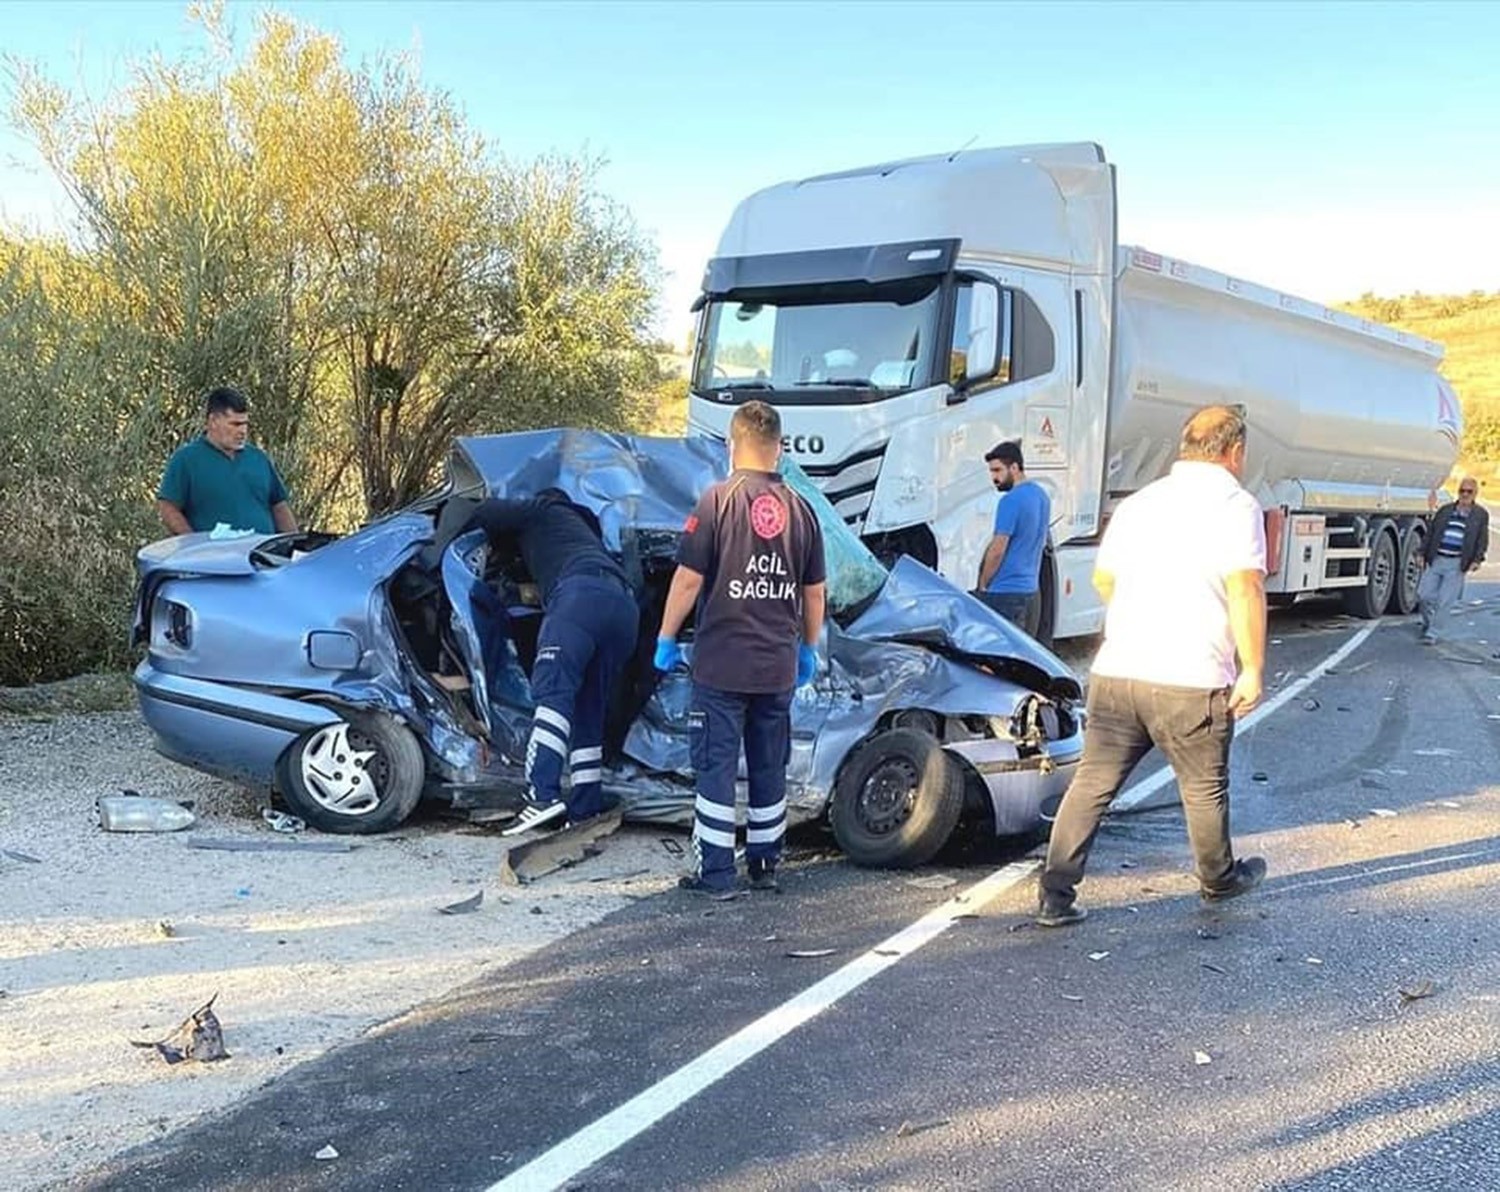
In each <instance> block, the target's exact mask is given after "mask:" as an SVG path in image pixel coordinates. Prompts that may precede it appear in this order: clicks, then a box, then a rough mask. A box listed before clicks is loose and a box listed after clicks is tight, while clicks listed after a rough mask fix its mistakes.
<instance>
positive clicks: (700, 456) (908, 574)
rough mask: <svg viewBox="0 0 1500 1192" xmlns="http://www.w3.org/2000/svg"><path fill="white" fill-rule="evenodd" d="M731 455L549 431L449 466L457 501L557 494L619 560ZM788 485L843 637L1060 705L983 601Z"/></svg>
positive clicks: (466, 445)
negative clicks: (903, 651) (578, 509)
mask: <svg viewBox="0 0 1500 1192" xmlns="http://www.w3.org/2000/svg"><path fill="white" fill-rule="evenodd" d="M727 457H728V452H727V450H726V448H725V445H724V444H723V443H722V442H719V441H718V440H716V439H711V438H707V437H698V436H693V437H688V438H650V437H645V436H636V435H617V434H609V433H605V432H603V431H591V430H573V429H566V430H546V431H533V432H529V433H525V434H509V435H487V436H476V437H469V438H461V439H459V440H457V442H456V443H455V444H454V450H453V455H452V457H451V459H450V461H449V479H450V482H451V484H452V486H453V495H456V496H467V497H484V496H493V497H528V496H535V495H536V494H537V493H539V492H541V491H542V490H543V489H545V488H559V489H561V490H562V491H564V492H565V493H567V494H568V495H569V497H571V498H572V499H573V500H574V501H575V502H577V503H578V504H580V505H582V506H584V507H585V508H587V509H589V510H590V511H591V512H592V513H593V514H594V515H595V516H596V517H597V518H598V520H599V526H600V531H601V533H602V534H603V536H604V541H605V545H606V546H608V547H609V548H610V549H611V550H613V551H616V552H620V551H623V550H624V548H625V544H626V541H627V539H628V538H630V537H631V536H638V535H639V534H641V533H643V532H650V531H661V532H668V533H673V534H675V533H678V532H680V531H681V529H682V525H683V523H684V521H686V519H687V517H688V516H689V514H691V513H692V511H693V508H694V507H695V506H696V504H697V502H698V498H699V496H700V495H701V494H702V493H703V491H704V490H705V489H706V488H708V486H709V485H711V484H713V483H715V482H716V481H718V480H721V479H723V478H724V477H725V476H726V475H727V473H728V458H727ZM781 471H782V473H783V474H784V475H785V477H786V480H787V483H788V484H789V485H791V486H792V487H793V488H794V489H796V491H797V492H798V493H799V494H800V495H801V496H802V497H803V499H805V500H806V501H807V502H808V503H809V505H811V507H812V509H813V511H814V513H815V514H816V515H817V518H818V521H819V523H820V524H821V525H822V528H823V535H824V550H825V555H826V559H827V570H828V605H829V611H830V613H831V615H832V616H833V617H834V619H835V620H836V621H838V622H839V623H840V624H841V626H842V627H843V630H844V632H845V633H846V634H848V635H849V636H851V637H855V638H858V639H861V640H863V641H867V642H892V643H903V644H909V645H918V646H923V647H926V648H927V649H930V650H933V651H934V652H936V653H938V654H941V655H945V656H949V657H952V658H954V659H957V660H960V661H966V662H970V663H973V664H975V665H978V666H981V667H989V668H991V669H993V670H994V671H995V672H996V673H998V674H1002V675H1004V676H1005V677H1006V678H1010V679H1012V680H1014V681H1017V682H1020V683H1023V684H1024V685H1025V686H1027V687H1031V688H1032V689H1034V690H1038V691H1045V692H1046V693H1048V694H1050V695H1054V696H1057V697H1060V698H1063V699H1078V698H1080V696H1081V694H1082V690H1081V687H1080V685H1079V683H1078V679H1077V678H1076V676H1075V675H1074V674H1073V673H1072V671H1071V670H1070V669H1069V668H1068V667H1067V665H1066V664H1065V663H1063V662H1062V661H1061V660H1060V659H1059V658H1058V657H1057V656H1056V655H1054V654H1053V653H1051V651H1049V650H1047V649H1045V648H1044V647H1042V646H1041V645H1039V644H1038V643H1037V642H1035V641H1034V640H1032V639H1031V638H1030V637H1028V636H1027V635H1026V634H1024V633H1023V632H1021V631H1020V630H1019V629H1017V628H1015V627H1014V626H1013V625H1011V624H1010V622H1008V621H1006V620H1005V619H1004V618H1002V617H1001V616H999V615H998V614H997V613H995V612H994V611H992V610H991V609H990V608H989V606H987V605H986V604H984V603H983V602H982V601H980V600H978V599H976V598H975V597H973V596H971V595H969V594H968V593H967V592H964V591H962V590H960V589H959V588H957V587H955V586H954V585H953V584H951V583H950V582H949V581H947V580H945V579H943V578H942V577H941V576H939V575H937V574H936V573H934V572H933V571H931V570H929V569H928V568H926V567H924V566H923V565H922V564H921V563H919V562H917V561H916V560H914V559H911V558H907V557H903V558H902V559H901V560H899V561H898V562H897V564H896V566H895V567H893V568H892V569H891V570H890V571H887V570H886V568H885V567H883V566H882V565H881V564H880V562H879V561H878V560H876V558H875V557H874V555H872V554H871V553H870V551H869V549H868V548H866V547H865V545H864V544H863V543H862V542H861V541H860V540H859V538H858V537H857V536H856V535H855V534H854V532H853V531H852V530H851V529H850V528H849V526H848V525H847V523H845V522H844V520H843V519H842V518H841V517H840V516H839V514H838V513H837V512H836V511H835V510H834V508H833V506H832V505H831V504H829V502H828V500H827V499H826V498H825V497H824V496H823V494H822V493H821V492H820V491H819V490H818V488H817V486H816V485H814V484H813V483H812V481H810V480H809V479H808V478H807V476H806V474H805V473H804V472H803V471H802V470H801V469H800V468H799V467H798V466H797V465H796V464H795V463H794V462H792V461H791V460H790V459H787V458H785V457H783V460H782V464H781Z"/></svg>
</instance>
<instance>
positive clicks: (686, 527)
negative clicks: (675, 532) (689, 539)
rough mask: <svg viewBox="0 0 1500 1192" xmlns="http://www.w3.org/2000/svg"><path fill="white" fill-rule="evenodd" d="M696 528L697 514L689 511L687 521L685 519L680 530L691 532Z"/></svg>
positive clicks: (686, 532)
mask: <svg viewBox="0 0 1500 1192" xmlns="http://www.w3.org/2000/svg"><path fill="white" fill-rule="evenodd" d="M697 528H698V515H697V514H696V513H689V514H688V519H687V521H685V522H683V523H682V532H683V533H684V534H691V533H692V532H693V531H694V530H696V529H697Z"/></svg>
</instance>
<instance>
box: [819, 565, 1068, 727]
mask: <svg viewBox="0 0 1500 1192" xmlns="http://www.w3.org/2000/svg"><path fill="white" fill-rule="evenodd" d="M846 632H847V633H848V635H849V636H850V637H855V638H860V639H862V640H864V641H869V642H902V643H905V644H907V645H920V646H926V647H927V648H928V649H930V650H933V651H934V652H936V653H939V654H945V655H950V656H957V657H960V658H964V659H966V660H969V661H974V662H979V663H987V664H989V665H990V666H992V667H993V668H994V669H995V671H996V673H998V674H1001V675H1003V676H1004V677H1006V678H1007V679H1010V680H1012V681H1013V682H1016V683H1020V684H1021V685H1022V686H1024V687H1030V688H1032V689H1033V690H1036V691H1042V692H1045V693H1046V694H1048V695H1053V696H1057V697H1060V698H1062V699H1078V698H1079V697H1080V696H1081V695H1082V689H1081V688H1080V687H1079V683H1078V679H1077V678H1076V677H1075V676H1074V674H1073V672H1072V671H1071V670H1069V669H1068V666H1067V664H1066V663H1064V662H1063V661H1062V659H1060V658H1058V657H1057V655H1055V654H1053V653H1052V652H1051V651H1050V650H1048V649H1046V648H1045V647H1044V646H1042V645H1041V644H1040V643H1038V642H1036V641H1034V640H1033V639H1032V638H1030V637H1028V636H1026V634H1024V633H1022V632H1021V630H1019V629H1017V628H1016V627H1015V626H1014V625H1012V624H1011V623H1010V622H1009V621H1007V620H1006V619H1005V618H1004V617H1002V616H1000V614H999V613H997V612H995V611H994V610H993V609H991V608H990V607H989V606H988V605H987V604H985V603H984V602H983V601H981V600H978V599H976V598H975V597H973V596H971V595H969V593H967V592H962V591H960V590H959V589H957V588H955V587H954V586H953V585H952V584H950V583H949V582H948V581H947V580H945V579H943V577H942V576H940V575H937V574H936V573H934V572H932V571H930V570H929V569H928V568H926V567H924V566H923V565H922V564H921V563H919V562H917V561H916V560H915V559H913V558H911V557H909V556H907V555H903V556H902V557H901V558H899V559H898V560H896V565H895V566H894V567H892V568H891V572H890V576H889V578H888V579H887V580H886V582H885V585H884V587H882V588H881V590H880V595H879V597H878V598H877V599H876V600H874V601H873V602H872V603H871V604H870V606H869V608H867V609H866V610H865V611H864V612H862V613H861V614H860V615H859V616H858V617H856V618H855V619H854V621H852V622H851V623H850V624H849V626H848V627H847V629H846Z"/></svg>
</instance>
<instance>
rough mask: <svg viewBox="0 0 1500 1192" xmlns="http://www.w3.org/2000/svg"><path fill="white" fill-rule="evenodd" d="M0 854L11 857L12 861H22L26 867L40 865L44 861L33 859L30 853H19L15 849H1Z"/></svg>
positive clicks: (38, 858) (37, 858)
mask: <svg viewBox="0 0 1500 1192" xmlns="http://www.w3.org/2000/svg"><path fill="white" fill-rule="evenodd" d="M0 854H3V855H4V856H7V857H9V858H10V859H11V860H12V861H20V862H22V863H23V864H26V865H40V864H41V863H42V859H41V858H40V857H33V856H32V855H31V854H30V853H18V852H16V850H15V849H13V848H0Z"/></svg>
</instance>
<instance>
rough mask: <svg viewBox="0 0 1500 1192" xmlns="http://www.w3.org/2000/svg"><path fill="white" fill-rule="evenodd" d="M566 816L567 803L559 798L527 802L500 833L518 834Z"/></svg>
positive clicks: (504, 834) (505, 834) (503, 834)
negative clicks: (547, 801)
mask: <svg viewBox="0 0 1500 1192" xmlns="http://www.w3.org/2000/svg"><path fill="white" fill-rule="evenodd" d="M567 816H568V805H567V804H566V803H564V802H563V801H562V800H561V799H554V800H553V801H552V802H551V803H528V804H526V806H525V807H523V808H522V809H521V814H520V815H519V816H517V817H516V822H515V823H513V824H511V826H510V827H508V828H506V829H505V830H504V831H502V832H501V833H500V835H502V836H519V835H520V834H521V833H522V832H530V831H531V830H532V829H533V828H542V827H545V826H546V825H547V824H550V823H551V822H552V821H553V820H560V819H566V818H567Z"/></svg>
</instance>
